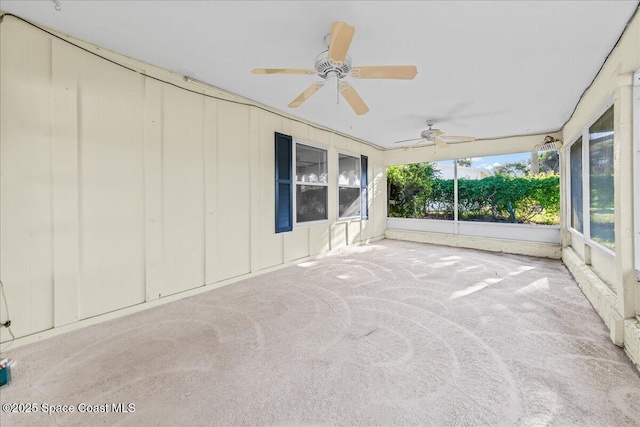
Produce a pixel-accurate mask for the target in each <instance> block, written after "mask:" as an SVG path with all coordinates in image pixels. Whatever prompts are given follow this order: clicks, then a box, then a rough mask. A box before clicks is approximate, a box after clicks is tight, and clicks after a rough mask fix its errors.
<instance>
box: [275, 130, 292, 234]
mask: <svg viewBox="0 0 640 427" xmlns="http://www.w3.org/2000/svg"><path fill="white" fill-rule="evenodd" d="M274 139H275V150H274V154H275V155H274V158H275V187H276V188H275V190H276V191H275V196H276V198H275V209H276V211H275V214H276V218H275V219H276V221H275V222H276V233H284V232H287V231H291V230H293V179H292V177H293V138H292V137H291V136H290V135H284V134H281V133H278V132H275V138H274ZM283 169H286V171H287V172H288V173H285V174H284V176H283V177H281V172H282V171H283ZM281 187H284V188H285V192H282V191H281ZM287 188H288V190H286V189H287ZM282 201H285V202H286V203H285V205H287V206H288V212H281V208H282V203H281V202H282Z"/></svg>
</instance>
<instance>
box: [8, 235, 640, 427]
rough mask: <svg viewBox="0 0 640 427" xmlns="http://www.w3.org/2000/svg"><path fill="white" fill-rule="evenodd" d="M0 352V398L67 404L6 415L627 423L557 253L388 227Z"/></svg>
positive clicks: (14, 418)
mask: <svg viewBox="0 0 640 427" xmlns="http://www.w3.org/2000/svg"><path fill="white" fill-rule="evenodd" d="M8 355H9V356H10V357H12V358H14V359H16V360H17V361H18V362H19V364H20V365H19V366H18V368H17V369H16V370H15V376H14V380H15V381H14V383H13V384H12V385H11V386H9V387H7V388H4V389H2V390H1V392H0V400H1V401H2V403H7V402H23V403H37V404H38V406H40V407H41V404H42V403H47V404H56V405H73V406H74V407H75V410H76V412H74V413H71V414H69V413H59V414H56V415H55V416H54V415H51V416H50V415H45V414H42V413H41V412H39V413H36V414H33V413H31V414H9V413H2V414H1V415H0V417H1V418H0V424H1V425H2V427H8V426H17V425H21V426H22V425H29V426H36V425H55V424H58V425H60V426H72V425H112V424H118V425H134V426H141V425H184V426H195V425H224V426H227V425H265V424H268V425H273V424H277V425H283V424H287V425H308V424H313V425H318V424H322V425H437V426H442V425H533V426H544V425H616V426H621V425H639V424H640V374H639V373H638V371H637V370H636V369H635V368H634V367H633V366H632V365H631V363H630V362H629V360H628V359H627V357H626V356H625V355H624V353H623V351H622V350H621V349H619V348H617V347H615V346H614V345H613V344H612V343H611V341H610V340H609V338H608V332H607V330H606V328H605V326H604V324H603V323H602V321H601V320H600V318H599V317H598V315H597V314H596V313H595V311H594V310H593V309H592V307H591V306H590V304H589V302H588V301H587V299H586V298H585V297H584V296H583V295H582V293H581V292H580V290H579V288H578V287H577V285H576V284H575V282H574V281H573V280H572V278H571V276H570V275H569V273H568V272H567V270H566V269H565V267H564V266H563V265H562V264H561V263H560V262H559V261H551V260H543V259H536V258H529V257H523V256H513V255H505V254H493V253H484V252H480V251H472V250H465V249H455V248H447V247H438V246H431V245H421V244H415V243H408V242H399V241H390V240H385V241H381V242H377V243H375V244H372V245H369V246H363V247H356V248H349V249H347V250H345V251H343V252H340V253H337V254H332V255H330V256H327V257H324V258H322V259H319V260H316V261H311V262H306V263H302V264H300V265H297V266H293V267H290V268H286V269H282V270H279V271H277V272H274V273H270V274H266V275H263V276H260V277H258V278H254V279H250V280H246V281H243V282H239V283H236V284H233V285H230V286H227V287H225V288H221V289H216V290H212V291H211V292H206V293H203V294H200V295H197V296H194V297H190V298H187V299H183V300H180V301H177V302H174V303H171V304H168V305H164V306H161V307H157V308H154V309H151V310H147V311H144V312H140V313H137V314H134V315H130V316H127V317H124V318H120V319H117V320H114V321H110V322H107V323H102V324H100V325H97V326H93V327H89V328H85V329H82V330H78V331H75V332H71V333H67V334H64V335H61V336H58V337H55V338H52V339H49V340H46V341H42V342H39V343H36V344H32V345H28V346H24V347H20V348H17V349H15V350H13V351H10V352H9V354H8ZM80 403H84V404H88V405H104V404H112V403H125V404H127V403H133V404H135V412H129V413H114V412H108V413H100V412H98V413H86V412H85V413H79V412H77V410H78V407H77V405H78V404H80ZM98 409H99V408H98Z"/></svg>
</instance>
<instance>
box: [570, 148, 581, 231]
mask: <svg viewBox="0 0 640 427" xmlns="http://www.w3.org/2000/svg"><path fill="white" fill-rule="evenodd" d="M569 162H570V167H571V227H573V228H574V229H575V230H577V231H579V232H581V233H582V232H583V229H582V221H583V216H582V206H583V205H582V200H583V199H582V138H579V139H578V140H577V141H576V142H575V143H574V144H573V145H572V146H571V152H570V154H569Z"/></svg>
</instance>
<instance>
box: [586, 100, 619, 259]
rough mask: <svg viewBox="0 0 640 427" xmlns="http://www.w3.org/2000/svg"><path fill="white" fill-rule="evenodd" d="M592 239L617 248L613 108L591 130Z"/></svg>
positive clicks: (590, 213)
mask: <svg viewBox="0 0 640 427" xmlns="http://www.w3.org/2000/svg"><path fill="white" fill-rule="evenodd" d="M589 195H590V202H589V207H590V209H589V223H590V226H591V239H593V240H595V241H596V242H598V243H600V244H602V245H604V246H606V247H608V248H610V249H614V248H615V228H614V225H615V222H614V215H613V212H614V210H613V209H614V208H613V107H611V108H609V109H608V110H607V112H606V113H604V114H603V115H602V117H600V118H599V119H598V121H596V122H595V123H594V124H593V126H591V127H590V128H589Z"/></svg>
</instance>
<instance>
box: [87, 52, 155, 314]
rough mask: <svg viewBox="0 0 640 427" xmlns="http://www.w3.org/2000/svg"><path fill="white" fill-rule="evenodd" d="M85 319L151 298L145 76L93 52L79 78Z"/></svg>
mask: <svg viewBox="0 0 640 427" xmlns="http://www.w3.org/2000/svg"><path fill="white" fill-rule="evenodd" d="M78 94H79V96H78V102H79V105H78V122H79V132H78V151H79V154H78V158H79V160H80V176H79V194H80V218H81V219H80V279H81V280H80V302H79V304H80V305H79V311H80V315H81V317H90V316H94V315H96V314H100V313H106V312H109V311H113V310H117V309H119V308H123V307H127V306H130V305H133V304H138V303H141V302H143V301H144V300H145V296H146V292H145V288H146V285H145V278H144V277H145V272H144V269H145V261H144V254H145V252H144V227H145V222H144V174H143V171H144V80H143V78H142V77H141V76H139V75H135V74H134V75H132V73H130V72H129V71H127V70H125V69H123V68H121V67H118V66H116V65H113V64H109V63H108V62H105V61H102V60H100V59H98V58H94V57H85V61H84V64H83V67H82V68H81V69H80V70H79V77H78Z"/></svg>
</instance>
